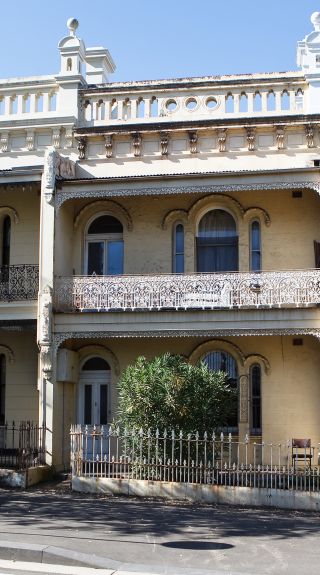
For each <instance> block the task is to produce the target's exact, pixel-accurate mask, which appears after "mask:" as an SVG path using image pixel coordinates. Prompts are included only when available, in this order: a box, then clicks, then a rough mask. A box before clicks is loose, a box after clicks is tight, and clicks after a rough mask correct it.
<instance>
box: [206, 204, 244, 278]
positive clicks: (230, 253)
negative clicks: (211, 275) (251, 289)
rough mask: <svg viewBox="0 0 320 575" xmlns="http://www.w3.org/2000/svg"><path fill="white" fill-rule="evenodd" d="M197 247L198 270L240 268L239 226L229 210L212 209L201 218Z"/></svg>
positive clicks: (219, 270)
mask: <svg viewBox="0 0 320 575" xmlns="http://www.w3.org/2000/svg"><path fill="white" fill-rule="evenodd" d="M196 249H197V271H198V272H229V271H237V270H238V234H237V227H236V222H235V220H234V218H233V217H232V215H231V214H229V212H226V211H225V210H220V209H217V210H211V211H209V212H207V213H206V214H205V215H204V216H203V217H202V218H201V220H200V222H199V225H198V232H197V238H196Z"/></svg>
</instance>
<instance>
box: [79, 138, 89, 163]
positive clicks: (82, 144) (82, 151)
mask: <svg viewBox="0 0 320 575" xmlns="http://www.w3.org/2000/svg"><path fill="white" fill-rule="evenodd" d="M86 148H87V138H78V144H77V150H78V158H79V160H84V159H85V157H86Z"/></svg>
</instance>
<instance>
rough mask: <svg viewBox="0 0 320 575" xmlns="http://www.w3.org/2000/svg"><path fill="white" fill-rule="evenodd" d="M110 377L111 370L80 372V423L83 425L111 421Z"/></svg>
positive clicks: (103, 423)
mask: <svg viewBox="0 0 320 575" xmlns="http://www.w3.org/2000/svg"><path fill="white" fill-rule="evenodd" d="M110 378H111V372H110V371H102V370H101V371H100V370H94V371H89V370H83V371H81V372H80V379H79V403H78V406H79V407H78V423H80V424H81V425H106V424H107V423H108V422H109V421H108V420H109V388H110Z"/></svg>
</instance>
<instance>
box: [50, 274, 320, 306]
mask: <svg viewBox="0 0 320 575" xmlns="http://www.w3.org/2000/svg"><path fill="white" fill-rule="evenodd" d="M318 303H320V270H300V271H283V272H281V271H277V272H261V273H223V274H220V273H215V274H194V275H174V274H170V275H157V276H154V275H150V276H141V275H140V276H139V275H136V276H95V275H92V276H74V277H58V278H56V282H55V294H54V305H55V309H56V311H58V312H83V311H97V312H108V311H143V310H148V311H149V310H192V309H198V310H203V309H207V310H210V309H212V310H213V309H235V308H247V309H250V308H253V309H255V308H281V307H282V308H287V307H296V308H301V307H306V306H315V305H317V304H318Z"/></svg>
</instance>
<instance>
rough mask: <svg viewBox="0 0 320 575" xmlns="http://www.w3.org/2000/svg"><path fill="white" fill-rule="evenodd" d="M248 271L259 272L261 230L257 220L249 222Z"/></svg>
mask: <svg viewBox="0 0 320 575" xmlns="http://www.w3.org/2000/svg"><path fill="white" fill-rule="evenodd" d="M250 270H251V271H252V272H260V271H261V230H260V222H259V221H258V220H254V221H253V222H251V227H250Z"/></svg>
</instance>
